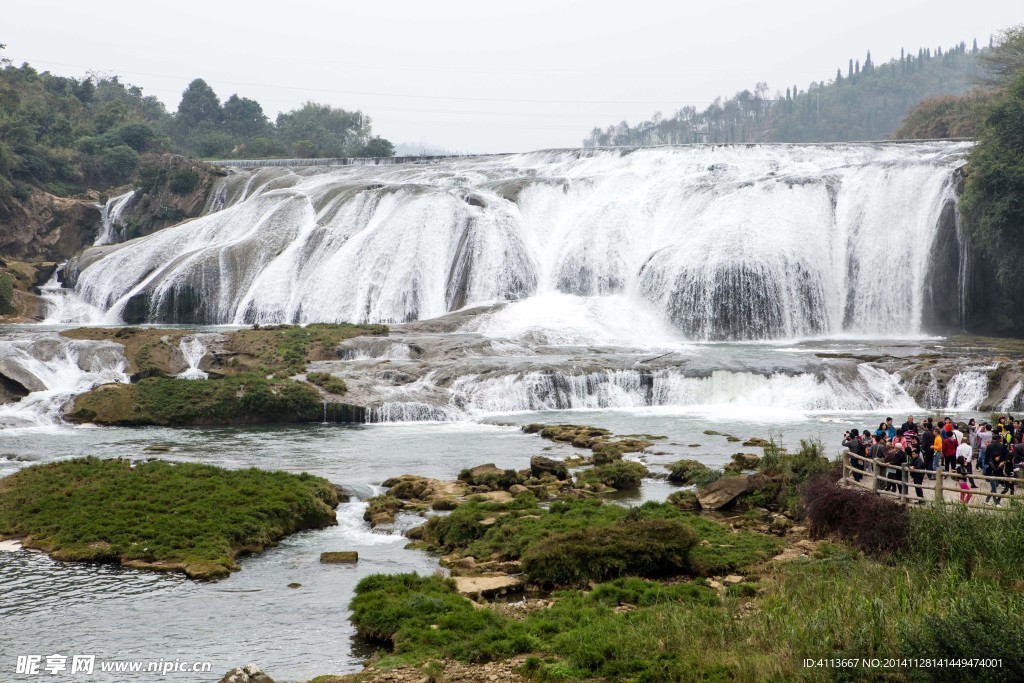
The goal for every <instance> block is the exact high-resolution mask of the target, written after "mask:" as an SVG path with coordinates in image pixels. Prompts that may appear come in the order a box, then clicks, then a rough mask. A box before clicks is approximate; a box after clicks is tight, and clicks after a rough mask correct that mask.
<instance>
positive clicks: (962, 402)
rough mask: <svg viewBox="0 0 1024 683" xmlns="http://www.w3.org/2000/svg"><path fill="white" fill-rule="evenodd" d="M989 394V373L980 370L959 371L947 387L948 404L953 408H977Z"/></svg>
mask: <svg viewBox="0 0 1024 683" xmlns="http://www.w3.org/2000/svg"><path fill="white" fill-rule="evenodd" d="M987 396H988V375H987V374H986V373H985V372H982V371H978V370H967V371H964V372H958V373H956V374H955V375H953V378H952V379H950V380H949V386H948V387H946V405H945V406H944V407H946V408H949V409H951V410H977V408H978V406H979V405H981V402H982V401H984V400H985V398H986V397H987Z"/></svg>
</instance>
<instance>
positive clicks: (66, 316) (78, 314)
mask: <svg viewBox="0 0 1024 683" xmlns="http://www.w3.org/2000/svg"><path fill="white" fill-rule="evenodd" d="M66 266H67V264H66V263H61V264H60V265H58V266H57V267H56V268H55V269H54V271H53V275H51V276H50V279H49V280H47V281H46V284H44V285H42V286H41V287H40V288H39V297H40V298H41V299H42V300H43V303H44V304H45V305H46V318H45V319H44V320H43V323H46V324H59V323H84V322H88V321H90V320H96V319H98V318H101V317H102V315H103V312H102V311H100V310H99V309H97V308H96V307H95V306H90V305H89V304H87V303H86V302H85V301H83V300H82V298H81V297H80V296H78V293H77V292H75V291H74V290H73V289H66V288H64V287H62V286H61V283H60V274H61V271H62V270H63V269H64V268H65V267H66Z"/></svg>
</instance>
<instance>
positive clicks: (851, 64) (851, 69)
mask: <svg viewBox="0 0 1024 683" xmlns="http://www.w3.org/2000/svg"><path fill="white" fill-rule="evenodd" d="M847 76H848V77H849V78H853V60H852V59H851V60H850V73H849V74H847Z"/></svg>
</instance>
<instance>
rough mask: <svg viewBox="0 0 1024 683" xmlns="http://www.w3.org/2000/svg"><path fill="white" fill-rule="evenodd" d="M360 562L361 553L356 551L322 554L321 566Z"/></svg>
mask: <svg viewBox="0 0 1024 683" xmlns="http://www.w3.org/2000/svg"><path fill="white" fill-rule="evenodd" d="M358 561H359V553H357V552H356V551H354V550H342V551H336V552H326V553H320V563H321V564H353V563H355V562H358Z"/></svg>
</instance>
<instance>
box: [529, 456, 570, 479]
mask: <svg viewBox="0 0 1024 683" xmlns="http://www.w3.org/2000/svg"><path fill="white" fill-rule="evenodd" d="M545 474H549V475H551V476H553V477H555V478H556V479H560V480H562V479H568V478H569V468H567V467H566V466H565V463H564V462H562V461H560V460H555V459H553V458H548V457H546V456H543V455H535V456H533V457H532V458H530V475H531V476H534V477H536V478H538V479H540V478H541V477H543V476H544V475H545Z"/></svg>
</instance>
